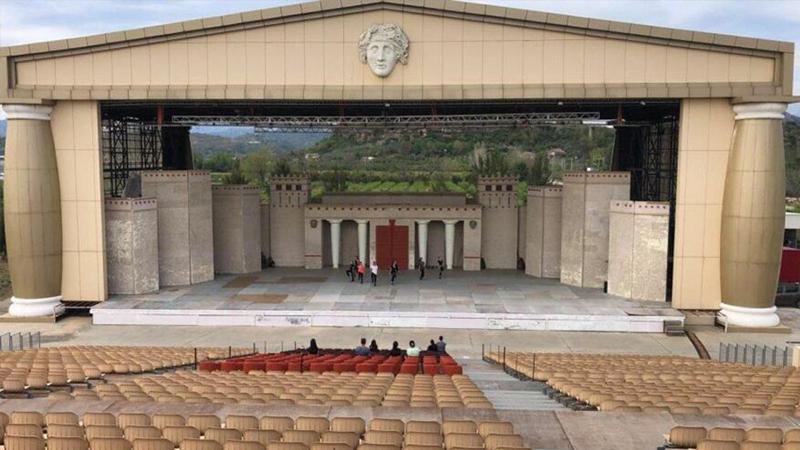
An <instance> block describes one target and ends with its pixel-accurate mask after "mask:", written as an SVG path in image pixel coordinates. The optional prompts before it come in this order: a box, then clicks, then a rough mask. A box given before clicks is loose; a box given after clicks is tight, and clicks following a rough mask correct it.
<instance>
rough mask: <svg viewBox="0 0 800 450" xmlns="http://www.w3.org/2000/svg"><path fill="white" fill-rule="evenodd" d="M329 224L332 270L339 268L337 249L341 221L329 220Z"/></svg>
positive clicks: (339, 240)
mask: <svg viewBox="0 0 800 450" xmlns="http://www.w3.org/2000/svg"><path fill="white" fill-rule="evenodd" d="M328 222H330V224H331V261H332V264H333V268H334V269H338V268H339V247H340V244H341V235H342V228H341V227H342V220H341V219H330V220H328Z"/></svg>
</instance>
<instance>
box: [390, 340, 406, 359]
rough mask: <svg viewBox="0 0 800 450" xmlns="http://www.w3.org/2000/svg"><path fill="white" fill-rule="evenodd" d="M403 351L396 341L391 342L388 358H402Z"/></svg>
mask: <svg viewBox="0 0 800 450" xmlns="http://www.w3.org/2000/svg"><path fill="white" fill-rule="evenodd" d="M402 354H403V350H402V349H401V348H400V344H398V343H397V341H394V342H392V349H391V350H389V356H402Z"/></svg>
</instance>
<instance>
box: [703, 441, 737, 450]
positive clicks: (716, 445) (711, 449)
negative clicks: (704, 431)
mask: <svg viewBox="0 0 800 450" xmlns="http://www.w3.org/2000/svg"><path fill="white" fill-rule="evenodd" d="M697 450H739V443H738V442H735V441H718V440H713V439H703V440H702V441H700V442H698V443H697Z"/></svg>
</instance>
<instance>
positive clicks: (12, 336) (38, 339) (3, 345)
mask: <svg viewBox="0 0 800 450" xmlns="http://www.w3.org/2000/svg"><path fill="white" fill-rule="evenodd" d="M41 346H42V333H41V332H40V331H37V332H28V333H4V334H0V351H3V352H6V351H16V350H27V349H31V348H40V347H41Z"/></svg>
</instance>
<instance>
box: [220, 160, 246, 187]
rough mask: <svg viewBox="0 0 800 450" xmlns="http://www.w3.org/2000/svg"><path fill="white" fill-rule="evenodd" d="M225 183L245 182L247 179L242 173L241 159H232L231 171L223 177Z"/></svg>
mask: <svg viewBox="0 0 800 450" xmlns="http://www.w3.org/2000/svg"><path fill="white" fill-rule="evenodd" d="M224 183H225V184H247V179H246V178H245V176H244V175H243V174H242V168H241V161H240V160H239V158H236V159H234V160H233V165H232V166H231V171H230V173H228V174H227V175H226V176H225V178H224Z"/></svg>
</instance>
